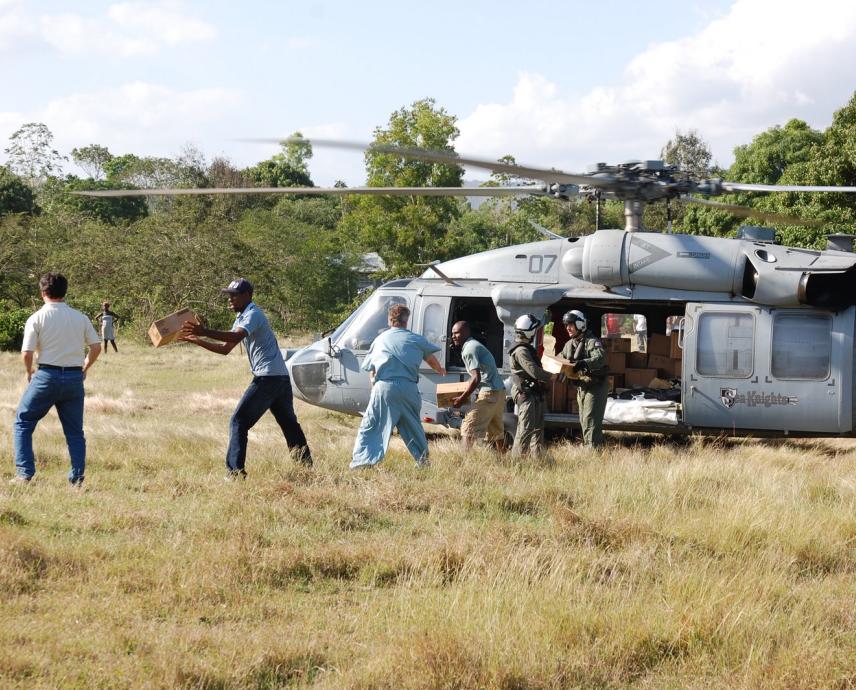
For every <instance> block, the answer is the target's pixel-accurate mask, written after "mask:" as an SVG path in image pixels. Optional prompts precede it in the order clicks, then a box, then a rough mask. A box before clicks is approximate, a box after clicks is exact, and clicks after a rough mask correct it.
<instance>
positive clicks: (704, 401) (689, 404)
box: [682, 302, 854, 434]
mask: <svg viewBox="0 0 856 690" xmlns="http://www.w3.org/2000/svg"><path fill="white" fill-rule="evenodd" d="M853 312H854V308H853V307H850V308H848V309H847V310H844V311H842V312H838V313H834V312H828V311H823V310H818V309H810V308H802V309H775V308H768V307H759V306H749V305H727V304H703V303H697V302H695V303H689V304H687V307H686V317H685V319H686V322H685V327H684V333H683V337H684V357H683V374H684V375H683V378H682V386H683V390H682V400H683V420H684V422H685V423H686V424H687V425H688V426H690V427H708V428H710V427H713V428H721V429H730V430H738V429H758V430H770V431H778V432H784V433H794V434H799V433H842V432H846V431H850V429H851V427H852V414H851V406H852V400H851V398H852V390H851V389H852V371H853V368H852V367H853V365H852V358H853V349H852V343H853V330H854V317H853Z"/></svg>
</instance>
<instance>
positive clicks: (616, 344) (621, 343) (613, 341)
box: [603, 338, 630, 352]
mask: <svg viewBox="0 0 856 690" xmlns="http://www.w3.org/2000/svg"><path fill="white" fill-rule="evenodd" d="M603 345H604V347H605V348H606V351H607V352H630V338H604V339H603Z"/></svg>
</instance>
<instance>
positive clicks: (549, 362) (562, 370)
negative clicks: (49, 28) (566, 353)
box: [541, 352, 579, 379]
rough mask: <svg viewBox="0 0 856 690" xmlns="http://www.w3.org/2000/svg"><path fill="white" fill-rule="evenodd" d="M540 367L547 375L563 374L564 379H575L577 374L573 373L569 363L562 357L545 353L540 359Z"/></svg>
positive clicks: (577, 376)
mask: <svg viewBox="0 0 856 690" xmlns="http://www.w3.org/2000/svg"><path fill="white" fill-rule="evenodd" d="M541 366H542V367H543V368H544V371H546V372H547V373H548V374H563V375H564V376H565V378H569V379H576V378H579V374H577V372H575V371H574V368H573V366H572V365H571V362H570V361H568V360H567V359H565V358H564V357H557V356H556V355H550V354H547V353H546V352H545V353H544V354H543V355H542V357H541Z"/></svg>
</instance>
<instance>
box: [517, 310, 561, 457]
mask: <svg viewBox="0 0 856 690" xmlns="http://www.w3.org/2000/svg"><path fill="white" fill-rule="evenodd" d="M540 327H541V321H540V320H539V319H537V318H535V316H534V315H533V314H524V315H523V316H521V317H520V318H518V319H517V321H515V322H514V341H515V342H514V346H513V347H512V348H511V350H509V352H508V362H509V366H510V367H511V381H512V386H511V397H512V398H513V399H514V402H515V403H516V404H517V433H516V434H515V436H514V446H513V447H512V449H511V453H512V455H522V454H524V453H529V454H531V455H541V453H543V452H544V412H545V408H546V404H545V401H544V395H545V393H546V390H547V385H546V384H547V383H548V382H549V381H551V380H553V379H554V378H555V375H554V374H550V373H548V372H546V371H544V368H543V367H542V366H541V363H540V362H539V361H538V352H537V351H536V350H535V348H534V347H533V346H532V343H533V341H534V340H535V334H536V333H537V332H538V329H539V328H540Z"/></svg>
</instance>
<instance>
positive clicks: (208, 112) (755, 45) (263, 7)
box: [0, 0, 856, 185]
mask: <svg viewBox="0 0 856 690" xmlns="http://www.w3.org/2000/svg"><path fill="white" fill-rule="evenodd" d="M809 8H811V11H810V12H809V11H808V9H809ZM854 39H856V3H849V2H838V1H835V0H815V1H814V2H812V3H810V4H808V3H805V2H804V1H797V0H776V1H775V2H773V1H772V0H736V1H734V0H707V1H705V2H694V1H693V0H683V1H682V2H679V1H677V0H659V1H658V2H639V1H632V2H631V1H626V2H625V1H619V0H612V1H610V0H604V1H602V2H600V3H592V2H564V3H562V2H558V3H543V4H534V3H533V4H531V5H529V6H528V8H527V7H526V6H524V5H523V4H522V3H519V2H506V1H504V0H494V1H493V2H486V1H482V0H472V1H467V0H458V2H446V1H445V0H437V1H435V2H430V3H404V2H400V1H399V2H370V1H367V2H363V3H355V2H333V1H327V2H324V1H320V0H319V1H315V2H290V1H283V2H253V1H251V0H249V1H246V2H243V3H236V2H226V1H225V0H208V1H205V2H203V1H202V0H165V1H161V0H148V1H147V2H108V1H101V0H88V2H86V3H80V2H76V3H72V2H61V1H59V0H43V1H41V2H35V1H30V0H0V68H1V70H0V73H2V74H3V88H2V90H0V161H2V160H3V159H4V158H5V154H3V153H2V148H5V145H6V140H7V139H8V136H9V135H10V134H11V133H12V132H13V131H14V130H15V129H17V128H18V127H19V126H20V125H21V124H23V123H25V122H30V121H39V122H45V123H46V124H47V125H48V126H49V127H50V129H51V130H52V131H53V133H54V135H55V137H56V139H55V144H56V146H57V148H58V149H59V150H60V151H61V152H64V153H67V152H69V151H70V150H71V149H72V148H73V147H75V146H85V145H87V144H90V143H99V144H102V145H106V146H108V147H109V148H110V150H111V151H112V152H113V153H116V154H120V153H129V152H133V153H137V154H140V155H161V156H174V155H177V154H178V153H179V152H180V150H181V149H182V147H184V146H185V145H186V144H188V143H192V144H194V145H195V146H197V147H198V148H199V149H201V150H202V151H203V153H205V154H206V156H207V157H208V158H209V159H210V158H211V157H213V156H216V155H223V156H226V157H228V158H230V159H231V160H232V161H233V162H235V163H236V164H239V165H246V164H251V163H253V162H255V161H258V160H261V159H263V158H266V157H268V156H270V155H271V154H272V153H273V152H274V150H275V147H274V146H264V145H257V144H247V143H241V142H238V141H236V140H237V139H239V138H242V137H263V136H271V137H278V136H285V135H288V134H289V133H291V132H293V131H296V130H300V131H302V132H303V133H304V134H306V135H307V136H313V135H314V136H324V137H334V138H335V137H338V138H348V139H357V140H369V139H370V138H371V134H372V131H373V129H374V128H375V127H377V126H382V125H384V124H385V123H386V122H387V120H388V118H389V116H390V114H391V113H392V112H393V111H395V110H397V109H398V108H401V107H402V106H405V105H408V104H410V103H412V102H413V101H414V100H417V99H420V98H424V97H429V96H430V97H433V98H435V99H436V101H437V103H438V104H439V105H441V106H443V107H444V108H445V109H446V110H447V111H448V112H450V113H451V114H453V115H455V116H457V117H458V118H459V127H460V130H461V136H460V138H459V140H458V142H457V145H456V148H457V149H458V150H459V151H461V152H462V153H468V154H471V155H477V156H483V157H488V158H497V157H499V156H502V155H504V154H509V153H510V154H513V155H514V156H516V158H517V159H518V161H521V162H526V163H530V164H534V165H543V166H555V167H558V168H561V169H564V170H568V171H575V170H582V169H584V168H585V166H586V165H587V164H589V163H592V162H595V161H598V160H604V161H608V162H616V161H620V160H626V159H629V158H651V157H656V156H657V155H658V153H659V150H660V147H661V146H662V144H663V143H664V142H665V141H666V140H667V139H668V138H669V137H670V136H671V135H672V134H673V133H674V131H675V129H676V128H680V129H684V130H686V129H691V128H694V129H697V130H698V131H699V133H700V134H701V135H702V136H703V137H704V138H705V139H706V140H707V141H709V142H710V144H711V148H712V150H713V154H714V158H715V159H716V160H717V161H719V162H720V163H722V164H728V163H730V162H731V160H732V149H733V147H734V146H735V145H738V144H743V143H747V142H748V141H749V140H750V139H751V137H752V136H753V135H755V134H757V133H759V132H761V131H763V130H764V129H766V128H768V127H770V126H772V125H775V124H783V123H784V122H785V121H787V120H788V119H789V118H791V117H800V118H802V119H805V120H807V121H808V122H809V123H810V124H812V125H813V126H815V127H825V126H827V125H828V124H829V121H830V118H831V115H832V112H833V111H834V110H835V109H836V108H838V107H841V106H842V105H844V104H845V103H846V102H847V101H848V100H849V98H850V97H851V96H852V95H853V92H854V90H856V79H854V77H853V69H852V65H853V64H856V40H854ZM68 170H69V171H70V172H79V171H76V170H75V169H74V167H73V165H71V164H69V166H68ZM311 172H312V176H313V179H314V180H315V182H316V183H317V184H331V183H332V182H333V181H334V180H336V179H339V178H341V179H344V180H345V181H346V182H348V184H350V185H356V184H360V183H362V182H363V179H364V171H363V166H362V159H361V157H360V156H359V155H358V154H353V153H333V152H329V151H321V150H318V151H316V155H315V158H314V159H313V162H312V165H311ZM483 175H484V174H483V173H479V172H477V171H475V172H473V173H472V174H471V175H470V176H471V177H480V176H483Z"/></svg>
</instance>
